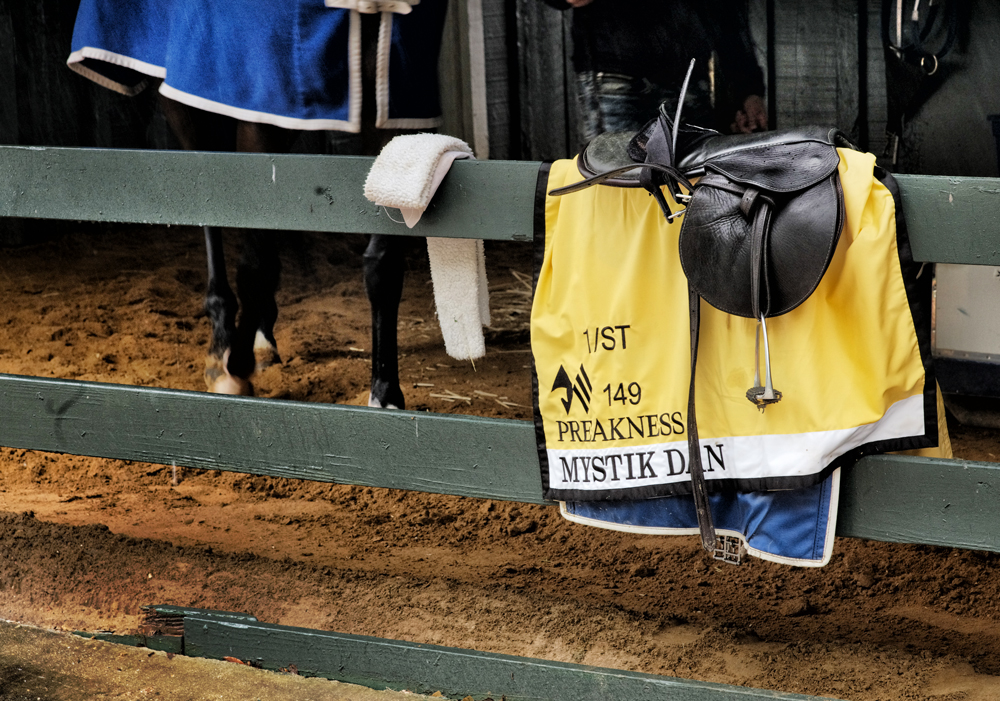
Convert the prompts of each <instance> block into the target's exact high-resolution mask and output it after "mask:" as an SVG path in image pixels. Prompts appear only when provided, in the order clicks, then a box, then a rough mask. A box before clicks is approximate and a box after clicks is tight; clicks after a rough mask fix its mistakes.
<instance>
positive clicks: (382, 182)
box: [365, 134, 490, 360]
mask: <svg viewBox="0 0 1000 701" xmlns="http://www.w3.org/2000/svg"><path fill="white" fill-rule="evenodd" d="M460 158H474V156H473V154H472V149H471V148H469V145H468V144H466V143H465V142H464V141H462V140H461V139H456V138H454V137H451V136H446V135H444V134H408V135H404V136H397V137H396V138H394V139H393V140H392V141H390V142H389V143H388V144H386V146H385V148H383V149H382V152H381V153H380V154H379V155H378V158H376V159H375V163H374V164H372V168H371V170H370V171H369V173H368V178H367V180H366V181H365V197H367V198H368V199H369V200H371V201H372V202H375V203H376V204H380V205H382V206H385V207H396V208H398V209H399V210H400V212H402V214H403V220H404V221H405V222H406V225H407V226H408V227H410V228H413V227H414V226H415V225H416V223H417V222H418V221H419V220H420V217H421V215H422V214H423V212H424V210H425V209H427V206H428V205H429V204H430V202H431V199H432V198H433V197H434V193H435V192H436V191H437V188H438V186H439V185H440V184H441V181H442V180H443V179H444V176H445V175H446V174H447V173H448V170H449V169H450V168H451V164H452V163H454V162H455V160H457V159H460ZM427 255H428V258H429V259H430V264H431V280H432V281H433V284H434V303H435V305H436V306H437V313H438V321H439V322H440V324H441V334H442V336H444V345H445V351H446V352H447V353H448V355H450V356H451V357H452V358H455V359H456V360H474V359H476V358H481V357H483V356H484V355H485V354H486V342H485V340H484V338H483V326H489V323H490V307H489V295H488V293H487V283H486V258H485V255H484V251H483V242H482V241H481V240H477V239H459V238H443V237H428V239H427Z"/></svg>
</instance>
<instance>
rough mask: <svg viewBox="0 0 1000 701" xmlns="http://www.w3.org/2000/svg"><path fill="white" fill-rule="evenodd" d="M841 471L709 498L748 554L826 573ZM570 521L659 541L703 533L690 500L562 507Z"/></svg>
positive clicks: (725, 529) (719, 525)
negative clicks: (802, 483) (794, 484)
mask: <svg viewBox="0 0 1000 701" xmlns="http://www.w3.org/2000/svg"><path fill="white" fill-rule="evenodd" d="M839 496H840V470H839V469H836V470H834V471H833V473H832V474H831V475H830V476H829V477H827V478H826V479H824V480H823V481H821V482H819V483H817V484H815V485H813V486H811V487H806V488H803V489H789V490H782V491H770V492H748V493H743V494H740V493H737V492H726V493H720V494H713V495H711V496H710V497H709V501H710V502H711V506H712V519H713V521H714V522H715V530H716V532H717V533H718V534H719V535H728V536H734V537H737V538H739V539H740V540H741V541H743V544H744V546H745V548H746V551H747V553H748V554H750V555H753V556H754V557H759V558H762V559H764V560H770V561H772V562H780V563H783V564H786V565H798V566H800V567H822V566H823V565H825V564H827V563H828V562H829V561H830V556H831V555H832V554H833V539H834V535H835V532H836V530H837V504H838V499H839ZM561 512H562V515H563V516H565V517H566V518H567V519H569V520H570V521H574V522H576V523H581V524H584V525H588V526H597V527H600V528H608V529H611V530H616V531H627V532H632V533H648V534H656V535H693V534H697V533H698V517H697V515H696V514H695V510H694V500H693V499H692V497H691V496H690V495H681V496H673V497H662V498H658V499H647V500H643V501H591V502H562V508H561Z"/></svg>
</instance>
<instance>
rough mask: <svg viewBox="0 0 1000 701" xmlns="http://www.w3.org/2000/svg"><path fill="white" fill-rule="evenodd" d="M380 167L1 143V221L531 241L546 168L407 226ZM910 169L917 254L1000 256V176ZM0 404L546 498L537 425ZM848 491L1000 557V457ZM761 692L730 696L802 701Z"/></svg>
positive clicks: (261, 459)
mask: <svg viewBox="0 0 1000 701" xmlns="http://www.w3.org/2000/svg"><path fill="white" fill-rule="evenodd" d="M371 162H372V159H371V158H352V157H328V156H303V155H268V154H231V153H184V152H169V151H109V150H91V149H63V148H31V147H0V217H29V218H50V219H69V220H87V221H105V222H133V223H155V224H170V225H214V226H232V227H243V228H261V229H290V230H308V231H320V232H344V233H367V234H370V233H383V234H397V235H412V236H427V235H434V236H447V237H466V238H482V239H492V240H501V241H530V239H531V231H532V217H533V197H534V191H535V181H536V174H537V170H538V164H537V163H527V162H496V161H487V162H476V161H459V162H457V163H455V165H454V167H453V168H452V171H451V173H450V174H449V175H448V177H447V178H446V179H445V181H444V183H443V184H442V187H441V189H440V190H439V192H438V194H437V196H436V197H435V200H434V202H433V204H432V206H431V207H430V209H429V210H428V212H427V214H425V216H424V217H423V219H422V220H421V222H420V223H419V224H418V225H417V226H416V227H415V228H413V229H407V228H406V227H404V226H401V225H400V224H398V223H396V222H394V221H393V220H392V219H390V217H389V216H388V215H387V214H386V212H385V211H384V210H383V209H382V208H381V207H378V206H376V205H373V204H371V203H370V202H368V201H367V200H366V199H365V198H364V196H363V194H362V184H363V183H364V179H365V176H366V175H367V172H368V169H369V168H370V166H371ZM898 181H899V185H900V190H901V193H902V197H903V206H904V213H905V215H906V219H907V223H908V226H909V231H910V238H911V242H912V244H913V250H914V256H915V258H917V259H918V260H920V261H927V262H946V263H967V264H979V265H996V266H1000V235H998V234H1000V179H992V178H949V177H938V176H899V177H898ZM0 417H2V420H0V445H4V446H9V447H17V448H27V449H36V450H47V451H53V452H61V453H71V454H77V455H90V456H97V457H109V458H119V459H128V460H140V461H145V462H152V463H160V464H175V465H183V466H190V467H198V468H207V469H219V470H232V471H237V472H246V473H251V474H260V475H273V476H281V477H294V478H300V479H309V480H317V481H325V482H337V483H347V484H357V485H367V486H374V487H388V488H395V489H408V490H416V491H425V492H435V493H441V494H455V495H461V496H471V497H477V498H489V499H505V500H512V501H521V502H528V503H536V504H544V503H546V502H545V501H544V500H543V499H542V497H541V485H540V481H539V477H538V465H537V458H536V455H535V448H534V433H533V428H532V425H531V424H530V423H529V422H525V421H509V420H497V419H484V418H476V417H467V416H452V415H446V414H437V415H433V414H426V413H416V412H407V411H382V410H372V409H366V408H358V407H345V406H336V405H322V404H306V403H301V402H291V401H279V400H265V399H253V398H239V397H220V396H215V395H208V394H204V393H198V392H184V391H177V390H166V389H154V388H138V387H129V386H121V385H107V384H99V383H93V382H76V381H66V380H49V379H41V378H34V377H18V376H11V375H0ZM441 446H448V450H447V452H444V451H442V450H441ZM841 490H842V492H841V500H840V512H839V523H838V529H837V532H838V534H839V535H845V536H854V537H860V538H868V539H873V540H882V541H890V542H903V543H924V544H934V545H945V546H953V547H963V548H975V549H982V550H991V551H994V552H1000V508H998V507H1000V465H993V464H990V463H975V462H967V461H959V460H931V459H922V458H915V457H905V456H878V457H868V458H864V459H862V460H861V461H860V462H859V463H858V464H857V465H856V466H854V467H853V468H852V469H850V470H847V471H846V473H845V476H844V481H843V484H842V487H841ZM255 625H256V624H255ZM382 642H385V641H382ZM413 647H420V646H413ZM460 652H468V651H460ZM428 654H430V653H428ZM434 654H440V653H439V652H438V653H434ZM470 654H471V653H470ZM475 654H477V655H478V654H480V653H475ZM428 659H430V658H428ZM529 662H530V661H529ZM535 662H537V661H535ZM537 664H538V665H541V667H546V668H555V667H558V665H553V664H551V663H541V662H537ZM418 666H419V665H418ZM348 676H349V675H348ZM661 679H662V678H661ZM671 682H672V683H673V682H676V683H680V684H681V685H682V686H683V685H688V686H687V687H685V688H686V689H687V692H684V693H681V694H679V695H674V694H673V691H670V692H667V691H665V690H666V688H667V687H666V686H662V687H661V686H657V685H656V684H654V685H653V686H651V687H649V688H656V689H660V690H661V691H663V693H662V694H661V695H659V696H655V697H656V698H715V696H698V695H697V693H698V692H697V691H696V688H697V685H696V684H695V683H693V682H684V681H682V680H671ZM692 685H693V686H692ZM668 686H669V685H668ZM658 693H659V692H658ZM758 693H761V692H754V691H752V690H738V689H737V690H736V691H735V692H732V693H730V695H729V696H725V698H733V699H735V698H739V697H747V696H748V695H749V696H748V697H749V698H764V697H767V698H792V697H789V696H781V695H779V696H773V695H772V696H766V694H767V693H769V692H763V693H764V694H765V696H754V695H753V694H758ZM685 694H686V695H685ZM713 694H714V691H713ZM543 698H554V697H544V696H543ZM644 698H645V697H644ZM650 698H652V697H650ZM720 698H723V697H720ZM797 698H805V697H797Z"/></svg>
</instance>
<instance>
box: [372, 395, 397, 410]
mask: <svg viewBox="0 0 1000 701" xmlns="http://www.w3.org/2000/svg"><path fill="white" fill-rule="evenodd" d="M368 406H370V407H371V408H373V409H398V408H399V407H398V406H396V405H395V404H384V405H383V404H382V402H380V401H379V400H378V399H376V398H375V395H374V394H372V393H371V392H369V393H368Z"/></svg>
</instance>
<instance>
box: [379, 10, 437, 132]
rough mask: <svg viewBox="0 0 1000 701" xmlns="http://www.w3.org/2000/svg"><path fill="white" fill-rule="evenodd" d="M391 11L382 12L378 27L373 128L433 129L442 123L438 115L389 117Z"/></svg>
mask: <svg viewBox="0 0 1000 701" xmlns="http://www.w3.org/2000/svg"><path fill="white" fill-rule="evenodd" d="M392 17H393V15H392V13H391V12H383V13H382V19H381V21H380V22H379V27H378V46H377V48H376V56H375V128H376V129H434V128H436V127H439V126H441V125H442V124H443V123H444V119H443V118H442V117H440V116H438V117H423V118H412V117H411V118H405V117H404V118H398V119H390V118H389V55H390V52H391V51H392Z"/></svg>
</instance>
